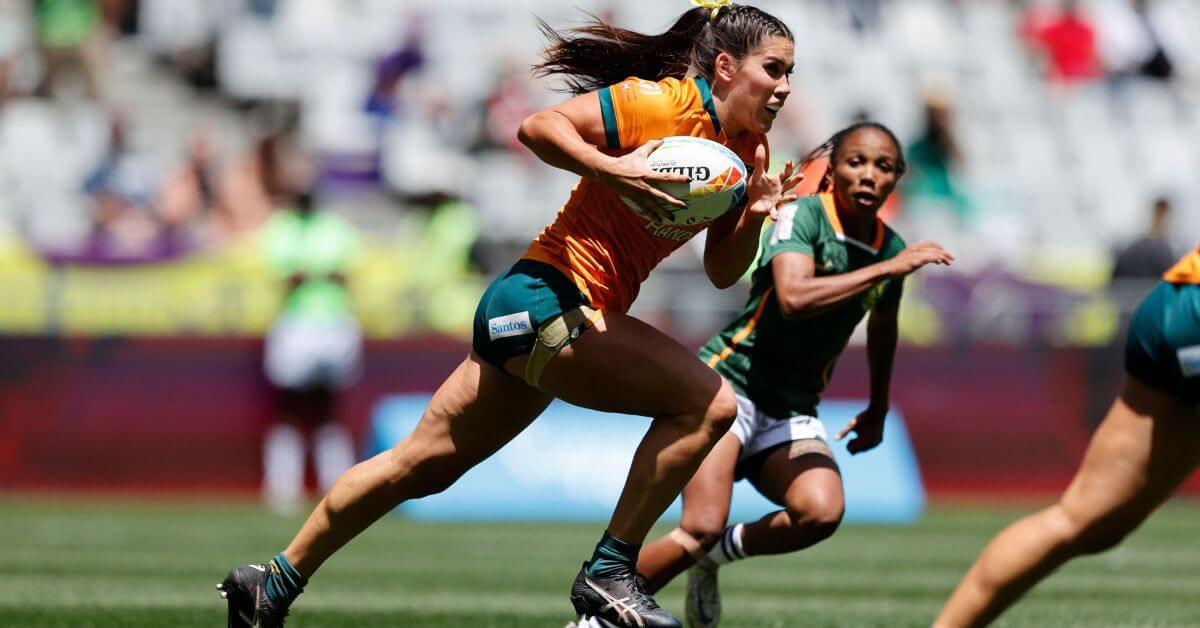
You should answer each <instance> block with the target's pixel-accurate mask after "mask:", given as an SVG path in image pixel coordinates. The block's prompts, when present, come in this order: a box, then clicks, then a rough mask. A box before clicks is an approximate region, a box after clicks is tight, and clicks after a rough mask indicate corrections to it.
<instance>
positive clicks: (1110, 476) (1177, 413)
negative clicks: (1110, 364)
mask: <svg viewBox="0 0 1200 628" xmlns="http://www.w3.org/2000/svg"><path fill="white" fill-rule="evenodd" d="M1198 461H1200V415H1198V414H1197V413H1196V412H1195V411H1193V410H1191V409H1189V408H1187V407H1185V406H1183V405H1182V404H1180V403H1179V402H1178V401H1176V400H1174V399H1173V398H1172V397H1171V396H1170V395H1168V394H1167V393H1164V392H1162V391H1159V390H1157V389H1155V388H1152V387H1150V386H1148V385H1146V384H1144V383H1142V382H1140V381H1139V380H1137V379H1135V378H1132V377H1130V378H1127V381H1126V384H1125V389H1124V390H1123V391H1122V393H1121V395H1120V396H1119V397H1118V398H1117V400H1116V401H1115V402H1113V405H1112V407H1111V409H1110V410H1109V412H1108V415H1107V416H1106V417H1105V418H1104V421H1102V422H1101V423H1100V427H1099V428H1097V430H1096V433H1095V434H1093V435H1092V440H1091V442H1090V443H1089V444H1088V448H1087V452H1086V453H1085V454H1084V458H1083V462H1082V464H1081V465H1080V468H1079V471H1078V472H1077V473H1076V475H1075V478H1074V479H1073V480H1072V481H1071V485H1070V486H1069V487H1068V488H1067V490H1066V492H1065V493H1064V494H1063V497H1062V500H1061V505H1062V507H1063V509H1064V510H1065V511H1066V512H1067V514H1068V515H1070V516H1071V518H1072V519H1074V520H1076V521H1083V522H1093V521H1096V520H1100V519H1104V520H1109V521H1111V522H1112V523H1114V524H1125V525H1136V524H1137V523H1139V522H1141V521H1142V520H1143V519H1145V517H1146V516H1148V515H1149V514H1150V512H1152V511H1153V510H1154V508H1155V507H1157V506H1158V505H1159V504H1160V503H1162V501H1163V500H1165V499H1166V498H1167V497H1168V496H1169V495H1170V494H1171V493H1172V492H1173V491H1174V490H1175V489H1176V488H1177V487H1178V486H1179V484H1180V483H1182V482H1183V481H1184V480H1185V479H1187V477H1188V476H1189V475H1190V474H1191V473H1192V471H1193V470H1195V468H1196V464H1197V462H1198Z"/></svg>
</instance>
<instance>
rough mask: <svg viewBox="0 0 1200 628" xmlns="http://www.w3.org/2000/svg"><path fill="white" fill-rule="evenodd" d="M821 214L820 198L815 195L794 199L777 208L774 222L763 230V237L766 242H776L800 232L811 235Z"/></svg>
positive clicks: (785, 239)
mask: <svg viewBox="0 0 1200 628" xmlns="http://www.w3.org/2000/svg"><path fill="white" fill-rule="evenodd" d="M821 214H822V209H821V200H820V199H819V198H817V197H816V196H815V195H814V196H805V197H802V198H799V199H796V200H795V201H792V202H791V203H788V204H787V205H784V206H783V207H781V208H779V213H778V214H777V215H776V218H775V223H774V224H773V225H771V226H770V227H769V228H768V229H766V230H765V234H764V238H763V239H764V241H765V242H767V243H768V244H778V243H781V242H784V241H787V240H791V239H793V238H796V237H797V236H798V235H800V234H806V235H805V236H801V237H806V238H807V237H812V235H813V234H814V231H815V230H816V229H819V227H820V223H819V222H818V221H820V220H822V218H821Z"/></svg>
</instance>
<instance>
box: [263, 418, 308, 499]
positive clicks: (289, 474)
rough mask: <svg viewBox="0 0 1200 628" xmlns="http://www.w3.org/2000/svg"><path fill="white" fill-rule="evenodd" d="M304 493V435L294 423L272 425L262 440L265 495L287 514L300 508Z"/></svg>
mask: <svg viewBox="0 0 1200 628" xmlns="http://www.w3.org/2000/svg"><path fill="white" fill-rule="evenodd" d="M303 495H304V436H303V435H302V434H301V433H300V430H298V429H296V428H295V427H293V426H291V425H284V424H279V423H277V424H275V425H272V426H271V428H270V429H269V430H267V436H266V438H265V439H264V442H263V497H264V498H265V499H266V501H267V504H269V505H270V506H271V507H272V508H273V509H275V510H276V511H278V512H282V513H287V512H290V511H295V510H297V509H298V508H299V506H300V498H301V497H302V496H303Z"/></svg>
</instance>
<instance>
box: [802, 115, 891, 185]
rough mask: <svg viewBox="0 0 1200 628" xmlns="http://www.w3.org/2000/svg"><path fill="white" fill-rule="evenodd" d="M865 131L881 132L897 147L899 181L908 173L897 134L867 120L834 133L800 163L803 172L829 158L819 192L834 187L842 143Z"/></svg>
mask: <svg viewBox="0 0 1200 628" xmlns="http://www.w3.org/2000/svg"><path fill="white" fill-rule="evenodd" d="M863 129H875V130H876V131H879V132H881V133H883V134H884V135H887V136H888V139H890V140H892V144H893V145H895V146H896V178H897V179H899V178H900V177H902V176H904V173H905V172H907V171H908V162H907V161H905V160H904V146H903V145H902V144H901V143H900V140H899V139H897V138H896V134H895V133H892V130H891V129H889V128H887V127H886V126H884V125H883V124H881V123H879V122H873V121H870V120H867V121H864V122H856V123H854V124H851V125H850V126H848V127H846V128H844V129H842V130H841V131H838V132H837V133H834V134H833V136H832V137H830V138H829V139H827V140H825V142H824V143H823V144H821V145H820V146H818V147H816V148H814V149H812V150H811V151H810V152H809V153H808V154H807V155H805V156H804V159H803V160H802V161H801V162H800V169H801V170H803V169H804V168H806V167H808V165H809V164H811V163H812V162H814V161H816V160H818V159H821V158H823V157H828V158H829V167H828V168H826V169H825V173H824V174H823V175H821V183H820V185H818V186H817V192H828V191H829V188H830V186H831V185H833V183H832V181H831V179H832V176H831V175H832V174H833V167H834V162H836V161H837V154H838V151H840V150H841V149H842V143H843V142H845V141H846V138H848V137H850V136H851V135H854V134H855V133H857V132H859V131H861V130H863Z"/></svg>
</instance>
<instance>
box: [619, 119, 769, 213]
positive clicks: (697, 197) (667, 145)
mask: <svg viewBox="0 0 1200 628" xmlns="http://www.w3.org/2000/svg"><path fill="white" fill-rule="evenodd" d="M649 162H650V169H651V170H654V171H655V172H670V173H674V174H683V175H687V177H688V178H689V179H691V181H689V182H688V183H683V182H679V183H660V184H657V185H658V187H659V189H661V190H662V191H664V192H666V193H667V194H670V195H671V196H674V197H675V198H677V199H679V200H681V201H684V202H685V203H687V207H674V206H668V207H667V209H668V210H669V211H670V212H671V215H672V216H673V218H674V220H673V221H672V222H673V223H674V224H677V225H700V224H704V223H707V222H711V221H712V220H714V219H716V218H719V217H720V216H721V215H722V214H724V213H725V212H727V211H729V210H730V209H733V207H734V206H735V205H737V204H738V202H739V201H741V200H742V196H743V195H744V194H745V193H746V164H744V163H742V160H741V159H740V158H738V156H737V155H735V154H734V152H733V151H731V150H729V149H728V148H725V147H724V146H722V145H720V144H718V143H716V142H714V141H711V140H706V139H702V138H699V137H687V136H682V135H676V136H672V137H667V138H664V139H663V143H662V145H660V146H659V147H658V148H656V149H654V152H652V153H650V157H649ZM622 200H624V201H625V204H626V205H628V206H629V207H630V208H631V209H633V210H634V211H635V212H637V213H638V214H639V215H641V216H642V217H644V218H653V217H652V216H647V215H646V213H645V212H643V211H642V209H641V208H640V207H638V206H637V205H635V204H634V203H633V202H631V201H630V200H629V199H625V198H622Z"/></svg>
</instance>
